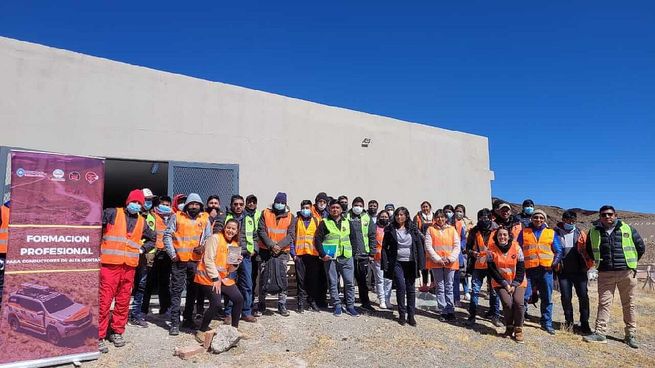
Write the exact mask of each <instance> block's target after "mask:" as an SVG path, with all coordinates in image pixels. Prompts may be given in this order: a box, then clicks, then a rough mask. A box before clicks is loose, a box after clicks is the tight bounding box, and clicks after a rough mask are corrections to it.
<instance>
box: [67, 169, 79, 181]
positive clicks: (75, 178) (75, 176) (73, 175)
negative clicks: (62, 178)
mask: <svg viewBox="0 0 655 368" xmlns="http://www.w3.org/2000/svg"><path fill="white" fill-rule="evenodd" d="M68 179H70V180H72V181H80V173H78V172H77V171H73V172H71V173H70V174H68Z"/></svg>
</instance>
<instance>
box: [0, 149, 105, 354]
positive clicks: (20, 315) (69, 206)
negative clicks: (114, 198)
mask: <svg viewBox="0 0 655 368" xmlns="http://www.w3.org/2000/svg"><path fill="white" fill-rule="evenodd" d="M104 164H105V163H104V160H102V159H98V158H90V157H79V156H69V155H59V154H51V153H39V152H27V151H12V152H11V208H10V213H11V215H10V220H9V244H8V249H7V259H6V266H5V285H4V290H3V291H2V307H1V310H0V311H1V318H0V366H2V365H5V364H6V365H10V366H45V365H53V364H61V363H67V362H74V361H81V360H88V359H95V358H97V357H98V355H99V353H98V283H99V268H100V267H99V266H100V263H99V258H100V253H99V252H100V238H101V231H102V196H103V189H104V188H103V187H104Z"/></svg>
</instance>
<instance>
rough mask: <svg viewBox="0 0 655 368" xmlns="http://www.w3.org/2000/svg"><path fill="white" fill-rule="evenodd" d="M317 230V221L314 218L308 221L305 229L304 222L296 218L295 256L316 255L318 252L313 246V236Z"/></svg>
mask: <svg viewBox="0 0 655 368" xmlns="http://www.w3.org/2000/svg"><path fill="white" fill-rule="evenodd" d="M317 228H318V220H317V219H316V218H315V217H312V218H311V219H310V220H309V226H307V227H305V221H304V220H303V219H301V218H300V217H298V221H297V222H296V255H299V256H302V255H305V254H309V255H312V256H317V255H318V250H316V247H315V246H314V234H315V233H316V229H317Z"/></svg>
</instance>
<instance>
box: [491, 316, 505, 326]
mask: <svg viewBox="0 0 655 368" xmlns="http://www.w3.org/2000/svg"><path fill="white" fill-rule="evenodd" d="M491 323H493V325H494V326H496V327H503V326H505V324H504V323H503V321H501V320H500V318H498V317H493V318H492V319H491Z"/></svg>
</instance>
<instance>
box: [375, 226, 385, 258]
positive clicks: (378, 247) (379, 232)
mask: <svg viewBox="0 0 655 368" xmlns="http://www.w3.org/2000/svg"><path fill="white" fill-rule="evenodd" d="M383 239H384V227H383V226H377V227H376V229H375V261H376V262H381V261H382V240H383Z"/></svg>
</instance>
